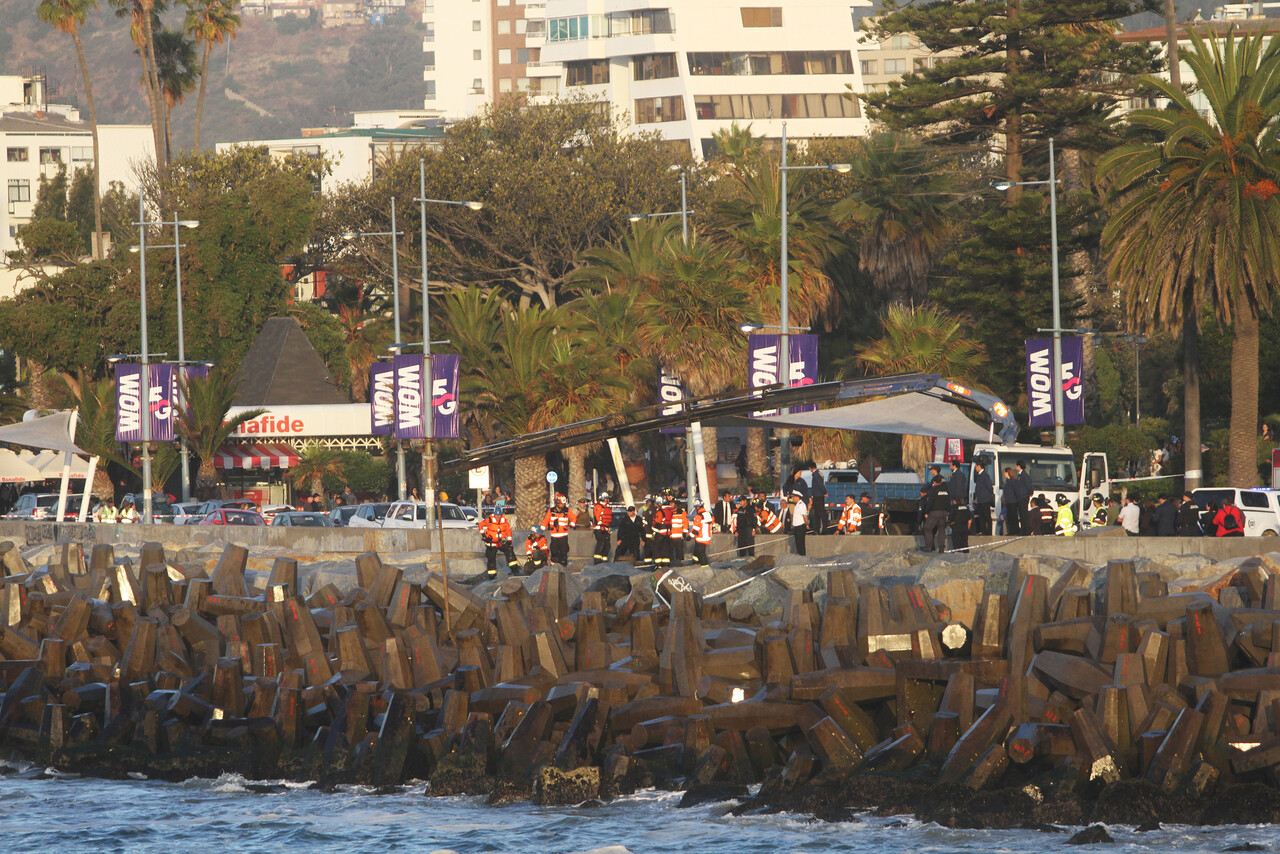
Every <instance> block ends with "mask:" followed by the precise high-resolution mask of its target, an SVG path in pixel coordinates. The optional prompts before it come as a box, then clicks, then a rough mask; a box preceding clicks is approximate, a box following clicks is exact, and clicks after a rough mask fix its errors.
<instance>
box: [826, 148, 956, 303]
mask: <svg viewBox="0 0 1280 854" xmlns="http://www.w3.org/2000/svg"><path fill="white" fill-rule="evenodd" d="M850 165H851V166H852V167H853V171H852V173H851V174H850V186H851V187H852V191H851V192H850V194H849V195H848V196H847V197H846V198H844V199H841V200H840V201H838V202H837V203H836V204H835V205H834V206H833V207H832V210H831V214H832V217H833V219H834V220H835V221H836V222H837V223H841V224H843V225H846V226H849V227H852V228H853V229H854V230H855V233H856V232H860V239H859V244H860V249H861V251H860V252H859V256H858V266H859V268H860V269H861V270H862V271H863V272H864V273H867V274H868V275H869V276H870V277H871V280H872V282H874V283H875V285H876V287H878V288H880V289H881V290H882V291H884V292H885V293H886V294H887V295H888V296H889V298H890V299H891V300H893V301H894V302H898V303H909V302H913V301H918V300H921V299H923V298H924V297H925V275H926V273H928V271H929V267H930V266H931V265H932V263H933V259H934V258H936V257H937V256H938V255H939V254H940V253H941V252H942V250H943V248H944V247H945V245H946V243H947V240H948V239H949V237H950V235H951V231H952V224H953V219H952V216H951V213H952V208H953V207H954V204H955V200H956V198H957V195H958V194H957V192H956V190H957V186H956V181H955V180H954V179H953V178H952V176H951V175H949V174H948V173H947V172H945V171H943V169H942V163H941V158H940V157H939V156H938V155H937V154H936V153H934V152H933V150H931V149H929V148H928V147H927V146H925V145H924V144H923V143H921V142H920V140H919V139H918V138H917V137H915V136H912V135H911V134H905V133H898V132H896V131H882V132H880V133H876V134H873V135H871V136H869V137H867V138H866V139H865V140H863V141H862V145H861V152H860V156H858V157H854V158H853V159H852V160H851V161H850Z"/></svg>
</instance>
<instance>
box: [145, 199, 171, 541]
mask: <svg viewBox="0 0 1280 854" xmlns="http://www.w3.org/2000/svg"><path fill="white" fill-rule="evenodd" d="M144 205H145V202H144V201H143V194H142V193H141V192H139V193H138V281H139V285H140V287H139V301H140V303H141V306H142V323H141V330H140V331H141V333H142V388H143V392H142V398H143V405H142V501H143V505H144V506H143V509H142V521H143V523H144V524H147V525H150V524H151V522H152V514H151V356H150V354H149V353H148V352H147V214H146V208H145V206H144ZM177 242H178V241H177V240H174V243H177Z"/></svg>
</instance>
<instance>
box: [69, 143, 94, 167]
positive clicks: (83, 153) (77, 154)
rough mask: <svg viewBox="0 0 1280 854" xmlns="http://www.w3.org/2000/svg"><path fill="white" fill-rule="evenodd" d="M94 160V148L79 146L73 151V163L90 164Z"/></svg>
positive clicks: (74, 147)
mask: <svg viewBox="0 0 1280 854" xmlns="http://www.w3.org/2000/svg"><path fill="white" fill-rule="evenodd" d="M91 160H93V147H92V146H89V145H77V146H73V147H72V149H71V162H72V163H88V162H89V161H91Z"/></svg>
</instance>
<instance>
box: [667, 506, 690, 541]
mask: <svg viewBox="0 0 1280 854" xmlns="http://www.w3.org/2000/svg"><path fill="white" fill-rule="evenodd" d="M687 530H689V514H688V513H686V512H685V511H683V510H681V511H679V512H678V513H673V514H672V515H671V539H673V540H682V539H684V534H685V531H687Z"/></svg>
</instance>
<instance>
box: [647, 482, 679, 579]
mask: <svg viewBox="0 0 1280 854" xmlns="http://www.w3.org/2000/svg"><path fill="white" fill-rule="evenodd" d="M673 515H674V514H673V513H672V511H671V505H670V503H669V502H668V501H667V499H666V496H663V495H659V496H657V497H656V498H654V499H653V518H651V519H650V520H649V528H650V530H652V531H653V565H654V567H655V568H657V569H666V568H667V567H668V566H670V565H671V519H672V517H673Z"/></svg>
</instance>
